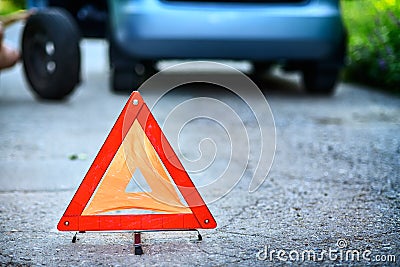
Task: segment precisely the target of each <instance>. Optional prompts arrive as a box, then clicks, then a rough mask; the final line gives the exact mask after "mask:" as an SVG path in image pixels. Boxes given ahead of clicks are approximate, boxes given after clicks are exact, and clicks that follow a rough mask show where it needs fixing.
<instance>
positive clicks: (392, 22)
mask: <svg viewBox="0 0 400 267" xmlns="http://www.w3.org/2000/svg"><path fill="white" fill-rule="evenodd" d="M397 2H398V1H397ZM342 10H343V16H344V20H345V23H346V26H347V29H348V32H349V55H348V60H349V62H348V66H347V68H346V70H345V77H346V78H347V79H348V80H351V81H357V82H362V83H367V84H370V85H374V86H379V87H382V88H386V89H388V90H390V91H392V92H396V93H400V3H396V0H380V1H374V0H362V1H360V0H353V1H350V0H346V1H342Z"/></svg>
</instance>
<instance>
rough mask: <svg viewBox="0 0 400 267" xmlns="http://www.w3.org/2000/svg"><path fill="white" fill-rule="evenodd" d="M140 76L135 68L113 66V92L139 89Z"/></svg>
mask: <svg viewBox="0 0 400 267" xmlns="http://www.w3.org/2000/svg"><path fill="white" fill-rule="evenodd" d="M139 83H140V77H139V76H138V75H137V74H136V73H135V71H134V69H133V68H116V67H115V68H113V69H112V70H111V89H112V91H113V92H116V93H121V92H132V91H134V90H136V89H137V87H138V86H137V85H138V84H139Z"/></svg>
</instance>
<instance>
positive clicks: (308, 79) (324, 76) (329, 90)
mask: <svg viewBox="0 0 400 267" xmlns="http://www.w3.org/2000/svg"><path fill="white" fill-rule="evenodd" d="M302 72H303V73H302V74H303V85H304V89H305V90H306V92H307V93H309V94H313V95H327V96H329V95H332V94H333V93H334V92H335V87H336V83H337V81H338V79H339V67H336V66H318V65H312V66H308V67H306V68H305V69H303V71H302Z"/></svg>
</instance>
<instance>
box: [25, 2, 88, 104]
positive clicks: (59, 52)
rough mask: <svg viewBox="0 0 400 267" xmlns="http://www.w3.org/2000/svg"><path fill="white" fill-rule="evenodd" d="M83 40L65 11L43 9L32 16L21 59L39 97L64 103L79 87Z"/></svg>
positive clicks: (27, 24)
mask: <svg viewBox="0 0 400 267" xmlns="http://www.w3.org/2000/svg"><path fill="white" fill-rule="evenodd" d="M80 39H81V36H80V31H79V28H78V26H77V24H76V22H75V20H74V18H73V17H72V16H71V15H70V14H69V13H68V12H67V11H65V10H63V9H60V8H49V9H41V10H38V11H37V12H36V13H35V14H33V15H31V16H30V17H29V19H28V20H27V22H26V25H25V28H24V31H23V35H22V60H23V65H24V70H25V76H26V78H27V80H28V82H29V84H30V85H31V87H32V90H33V91H34V92H35V93H36V95H37V96H38V97H40V98H43V99H53V100H61V99H63V98H65V97H66V96H68V95H69V94H70V93H72V92H73V90H74V89H75V87H76V86H77V85H78V84H79V82H80V78H81V74H80V73H81V70H80V69H81V54H80V48H79V42H80Z"/></svg>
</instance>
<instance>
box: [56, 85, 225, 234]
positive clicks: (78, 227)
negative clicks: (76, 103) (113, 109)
mask: <svg viewBox="0 0 400 267" xmlns="http://www.w3.org/2000/svg"><path fill="white" fill-rule="evenodd" d="M134 173H135V174H136V173H141V174H142V175H143V177H144V179H143V180H145V182H146V183H147V184H146V187H147V188H150V190H147V191H146V190H145V192H136V190H135V191H134V192H130V191H129V190H127V187H128V184H130V183H131V180H132V174H134ZM139 186H140V185H139ZM178 191H179V192H180V194H181V196H182V197H183V199H184V201H185V202H186V204H184V203H183V202H182V201H181V199H180V198H179V196H178ZM137 211H140V212H137ZM121 213H123V214H121ZM132 213H133V214H132ZM216 226H217V223H216V221H215V220H214V218H213V216H212V215H211V213H210V211H209V209H208V207H207V205H206V204H205V203H204V201H203V199H202V197H201V196H200V194H199V192H198V191H197V189H196V187H195V186H194V184H193V182H192V181H191V180H190V178H189V176H188V174H187V172H186V171H185V169H184V167H183V166H182V164H181V162H180V161H179V159H178V157H177V156H176V154H175V152H174V151H173V149H172V147H171V145H170V144H169V142H168V141H167V139H166V138H165V136H164V134H163V132H162V131H161V129H160V127H159V125H158V124H157V122H156V120H155V119H154V117H153V115H152V114H151V112H150V110H149V108H148V107H147V105H146V104H145V103H144V101H143V99H142V97H141V96H140V94H139V92H134V93H133V94H132V95H131V97H130V98H129V100H128V102H127V103H126V105H125V107H124V109H123V110H122V112H121V114H120V116H119V117H118V119H117V121H116V123H115V125H114V127H113V128H112V130H111V132H110V134H109V135H108V137H107V139H106V141H105V142H104V144H103V146H102V148H101V149H100V151H99V153H98V154H97V156H96V158H95V160H94V162H93V164H92V166H91V167H90V169H89V171H88V172H87V174H86V176H85V178H84V179H83V181H82V183H81V185H80V186H79V188H78V190H77V191H76V193H75V195H74V197H73V198H72V200H71V202H70V204H69V206H68V208H67V209H66V211H65V213H64V215H63V216H62V218H61V219H60V221H59V223H58V225H57V228H58V230H60V231H116V230H184V229H199V228H215V227H216Z"/></svg>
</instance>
